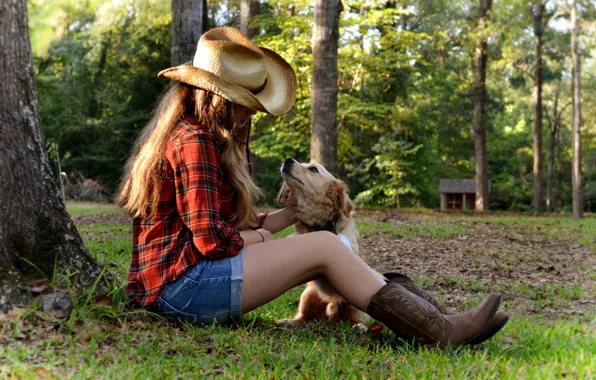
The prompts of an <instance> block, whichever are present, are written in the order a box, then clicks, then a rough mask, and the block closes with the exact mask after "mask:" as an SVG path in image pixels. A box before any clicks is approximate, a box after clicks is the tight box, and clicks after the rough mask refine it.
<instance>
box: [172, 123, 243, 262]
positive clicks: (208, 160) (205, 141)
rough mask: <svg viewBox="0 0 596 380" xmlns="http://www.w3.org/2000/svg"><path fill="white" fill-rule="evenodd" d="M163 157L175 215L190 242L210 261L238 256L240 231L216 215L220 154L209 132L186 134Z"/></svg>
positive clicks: (220, 172) (220, 175)
mask: <svg viewBox="0 0 596 380" xmlns="http://www.w3.org/2000/svg"><path fill="white" fill-rule="evenodd" d="M166 158H167V159H168V161H169V163H170V165H172V168H173V169H174V176H175V184H176V203H177V207H178V213H179V214H180V217H181V218H182V220H183V222H184V224H185V225H186V226H187V227H188V229H189V230H190V231H191V233H192V236H193V243H194V245H195V247H196V248H197V249H198V250H199V252H200V253H201V254H202V255H203V256H205V257H207V258H209V259H219V258H223V257H230V256H236V255H238V252H239V251H240V248H242V246H243V244H244V240H243V239H242V237H240V231H238V229H237V228H235V227H234V226H233V225H231V224H230V223H227V222H226V221H225V220H224V219H223V218H222V217H221V216H220V214H219V212H220V206H221V202H220V197H219V187H220V184H221V181H222V179H223V174H224V173H223V170H222V168H221V163H220V154H219V152H218V151H217V145H216V141H215V139H214V137H213V136H212V135H211V134H209V133H208V132H202V131H199V132H198V133H189V134H186V135H185V136H182V137H181V138H180V139H177V140H176V141H171V142H170V144H169V145H168V149H167V153H166Z"/></svg>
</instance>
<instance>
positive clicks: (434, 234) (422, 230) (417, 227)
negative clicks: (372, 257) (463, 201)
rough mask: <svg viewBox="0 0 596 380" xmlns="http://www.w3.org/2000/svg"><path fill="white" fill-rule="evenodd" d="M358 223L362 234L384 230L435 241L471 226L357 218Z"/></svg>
mask: <svg viewBox="0 0 596 380" xmlns="http://www.w3.org/2000/svg"><path fill="white" fill-rule="evenodd" d="M356 225H357V227H358V231H359V232H360V234H361V235H365V234H369V233H374V232H382V233H385V234H388V235H390V236H401V237H403V236H408V237H420V238H427V239H431V240H433V241H436V240H442V239H448V238H450V237H452V236H455V235H458V234H462V233H466V232H468V231H469V228H468V227H466V226H465V224H463V223H461V224H436V225H434V224H433V225H431V224H413V225H403V226H398V225H394V224H389V223H371V222H368V221H362V220H357V221H356Z"/></svg>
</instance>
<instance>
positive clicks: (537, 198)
mask: <svg viewBox="0 0 596 380" xmlns="http://www.w3.org/2000/svg"><path fill="white" fill-rule="evenodd" d="M532 8H533V9H532V13H533V21H534V44H535V47H536V64H535V65H534V94H533V97H532V98H533V99H532V100H533V106H534V201H533V206H534V210H535V211H536V212H542V211H544V209H543V207H542V177H543V175H542V35H543V25H542V22H543V21H542V18H543V17H542V15H543V13H544V5H543V4H542V0H539V1H538V2H537V3H535V4H534V5H533V6H532Z"/></svg>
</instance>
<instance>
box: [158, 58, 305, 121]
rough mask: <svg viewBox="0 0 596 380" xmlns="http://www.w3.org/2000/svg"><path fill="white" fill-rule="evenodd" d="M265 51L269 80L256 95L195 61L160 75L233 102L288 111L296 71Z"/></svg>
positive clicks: (273, 111) (264, 109)
mask: <svg viewBox="0 0 596 380" xmlns="http://www.w3.org/2000/svg"><path fill="white" fill-rule="evenodd" d="M261 49H262V51H263V53H264V54H265V66H266V69H267V82H266V83H265V86H264V87H263V89H262V90H261V91H260V92H259V93H257V94H253V93H252V92H250V91H249V90H247V89H245V88H244V87H240V86H238V85H235V84H233V83H230V82H228V81H226V80H225V79H223V78H221V77H219V76H217V75H215V74H213V73H212V72H210V71H206V70H203V69H199V68H198V67H194V66H192V62H188V63H186V64H184V65H180V66H175V67H171V68H169V69H165V70H163V71H161V72H160V73H159V74H158V77H160V78H170V79H174V80H176V81H178V82H182V83H186V84H189V85H191V86H194V87H198V88H202V89H204V90H207V91H210V92H213V93H215V94H217V95H220V96H222V97H224V98H226V99H228V100H230V101H231V102H233V103H236V104H240V105H243V106H245V107H248V108H250V109H253V110H256V111H261V112H267V113H270V114H272V115H274V116H279V115H282V114H284V113H286V112H288V111H289V110H290V109H291V108H292V106H293V105H294V102H295V101H296V74H295V73H294V70H293V69H292V67H291V66H290V65H289V64H288V63H287V62H286V61H285V60H284V59H283V58H282V57H281V56H280V55H279V54H277V53H275V52H274V51H272V50H269V49H266V48H263V47H261Z"/></svg>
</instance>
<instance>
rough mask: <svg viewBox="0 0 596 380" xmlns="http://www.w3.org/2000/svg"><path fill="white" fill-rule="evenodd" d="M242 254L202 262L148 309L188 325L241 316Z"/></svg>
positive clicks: (166, 290) (224, 320)
mask: <svg viewBox="0 0 596 380" xmlns="http://www.w3.org/2000/svg"><path fill="white" fill-rule="evenodd" d="M243 275H244V257H243V254H242V251H240V252H239V253H238V255H237V256H234V257H226V258H223V259H219V260H201V261H199V262H198V263H197V264H195V265H194V266H193V267H192V268H191V269H189V270H188V271H187V272H186V273H185V274H184V275H183V276H182V277H181V278H179V279H177V280H176V281H173V282H171V283H169V284H168V285H166V287H165V288H164V290H163V291H162V293H161V295H160V296H159V298H158V299H157V300H156V301H155V303H153V304H152V305H151V309H152V310H153V311H155V312H156V313H158V314H161V315H163V316H167V317H171V318H176V319H180V320H183V321H190V322H204V323H208V322H214V321H217V322H220V323H223V322H228V321H230V320H231V319H232V318H234V317H239V316H240V315H241V314H242V278H243Z"/></svg>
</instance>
